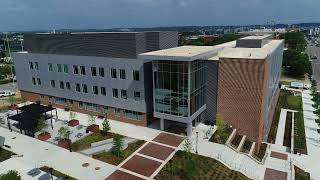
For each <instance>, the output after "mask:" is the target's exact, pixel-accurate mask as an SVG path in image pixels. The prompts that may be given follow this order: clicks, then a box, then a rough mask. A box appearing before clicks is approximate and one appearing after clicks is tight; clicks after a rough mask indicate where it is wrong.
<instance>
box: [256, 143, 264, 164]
mask: <svg viewBox="0 0 320 180" xmlns="http://www.w3.org/2000/svg"><path fill="white" fill-rule="evenodd" d="M266 151H267V144H265V143H262V144H261V145H260V150H259V151H255V153H254V154H253V157H254V158H255V159H256V160H258V161H260V162H262V160H263V158H264V156H265V154H266Z"/></svg>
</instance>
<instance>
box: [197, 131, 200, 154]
mask: <svg viewBox="0 0 320 180" xmlns="http://www.w3.org/2000/svg"><path fill="white" fill-rule="evenodd" d="M196 134H197V137H196V138H197V139H196V154H198V134H199V132H198V131H197V132H196Z"/></svg>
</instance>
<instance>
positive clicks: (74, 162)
mask: <svg viewBox="0 0 320 180" xmlns="http://www.w3.org/2000/svg"><path fill="white" fill-rule="evenodd" d="M0 136H3V137H5V138H6V141H5V144H6V145H9V146H11V149H9V150H10V151H12V152H14V153H16V154H19V155H23V156H22V157H20V158H17V159H19V160H21V162H24V163H26V164H30V165H31V166H33V167H41V166H44V165H46V166H50V167H52V168H54V169H56V170H58V171H60V172H63V173H65V174H68V175H70V176H73V177H75V178H78V179H84V180H86V179H88V180H91V179H92V178H93V177H94V179H104V178H105V177H106V176H108V175H109V174H111V173H112V172H113V171H114V170H115V169H116V167H115V166H113V165H110V164H107V163H104V162H102V161H98V160H95V159H93V158H90V157H88V156H85V155H82V154H80V153H76V152H69V151H68V150H66V149H63V148H60V147H58V146H55V145H53V144H50V143H47V142H43V141H40V140H38V139H35V138H31V137H28V136H25V135H22V134H19V133H16V132H10V131H9V130H8V129H5V128H2V127H0ZM83 163H89V164H90V166H89V167H82V164H83ZM96 167H100V170H95V168H96Z"/></svg>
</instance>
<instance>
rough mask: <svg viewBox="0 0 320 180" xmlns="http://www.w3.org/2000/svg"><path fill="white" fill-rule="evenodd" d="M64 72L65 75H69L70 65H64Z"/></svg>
mask: <svg viewBox="0 0 320 180" xmlns="http://www.w3.org/2000/svg"><path fill="white" fill-rule="evenodd" d="M63 72H64V73H69V68H68V65H66V64H64V65H63Z"/></svg>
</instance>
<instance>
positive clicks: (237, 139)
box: [231, 134, 243, 149]
mask: <svg viewBox="0 0 320 180" xmlns="http://www.w3.org/2000/svg"><path fill="white" fill-rule="evenodd" d="M242 137H243V136H242V135H239V134H236V136H235V137H234V138H233V139H232V141H231V145H232V146H233V147H234V148H236V149H237V148H238V146H239V144H240V142H241V139H242Z"/></svg>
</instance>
